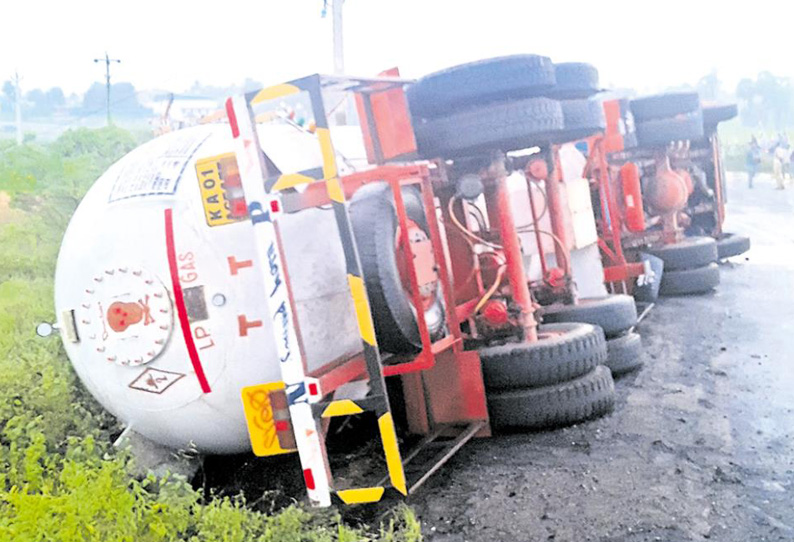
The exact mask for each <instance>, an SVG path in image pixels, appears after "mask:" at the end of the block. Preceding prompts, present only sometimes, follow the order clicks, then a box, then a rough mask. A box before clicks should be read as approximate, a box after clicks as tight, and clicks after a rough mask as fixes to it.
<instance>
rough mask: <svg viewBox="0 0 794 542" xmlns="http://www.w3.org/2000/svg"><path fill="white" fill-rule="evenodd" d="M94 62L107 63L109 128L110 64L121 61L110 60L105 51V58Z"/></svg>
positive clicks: (96, 59) (106, 83)
mask: <svg viewBox="0 0 794 542" xmlns="http://www.w3.org/2000/svg"><path fill="white" fill-rule="evenodd" d="M94 62H104V63H105V85H106V86H107V91H108V92H107V94H108V126H110V63H111V62H117V63H121V60H119V59H117V58H110V57H109V56H108V53H107V51H105V58H95V59H94Z"/></svg>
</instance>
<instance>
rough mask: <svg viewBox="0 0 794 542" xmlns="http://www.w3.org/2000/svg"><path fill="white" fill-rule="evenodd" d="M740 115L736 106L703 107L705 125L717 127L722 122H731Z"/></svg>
mask: <svg viewBox="0 0 794 542" xmlns="http://www.w3.org/2000/svg"><path fill="white" fill-rule="evenodd" d="M738 114H739V108H738V107H737V106H736V104H727V105H706V106H703V124H705V125H706V126H716V125H717V124H719V123H720V122H725V121H728V120H731V119H732V118H734V117H736V116H737V115H738Z"/></svg>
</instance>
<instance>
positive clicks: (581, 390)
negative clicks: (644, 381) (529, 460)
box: [487, 366, 615, 429]
mask: <svg viewBox="0 0 794 542" xmlns="http://www.w3.org/2000/svg"><path fill="white" fill-rule="evenodd" d="M487 399H488V412H489V414H490V418H491V423H492V424H493V425H494V427H505V428H508V427H510V428H522V429H545V428H551V427H562V426H566V425H571V424H574V423H578V422H581V421H584V420H588V419H591V418H596V417H598V416H602V415H604V414H606V413H608V412H611V411H612V409H613V408H614V405H615V383H614V381H613V380H612V374H611V373H610V372H609V369H608V368H607V367H604V366H599V367H596V368H595V369H594V370H592V371H590V372H589V373H587V374H585V375H584V376H580V377H579V378H576V379H574V380H569V381H568V382H563V383H561V384H554V385H552V386H544V387H542V388H534V389H523V390H510V391H502V392H492V393H490V394H488V397H487Z"/></svg>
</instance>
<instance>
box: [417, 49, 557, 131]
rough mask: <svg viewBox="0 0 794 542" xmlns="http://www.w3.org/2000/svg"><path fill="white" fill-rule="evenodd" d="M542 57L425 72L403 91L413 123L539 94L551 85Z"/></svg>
mask: <svg viewBox="0 0 794 542" xmlns="http://www.w3.org/2000/svg"><path fill="white" fill-rule="evenodd" d="M554 83H555V78H554V64H552V62H551V60H550V59H549V58H548V57H545V56H537V55H514V56H505V57H498V58H489V59H486V60H480V61H478V62H470V63H468V64H461V65H459V66H454V67H452V68H447V69H446V70H442V71H438V72H435V73H431V74H430V75H426V76H425V77H422V78H421V79H419V80H418V81H417V82H416V83H414V84H412V85H410V86H409V87H408V89H407V91H406V94H407V97H408V105H409V107H410V109H411V115H412V116H413V117H414V122H417V120H418V119H422V118H424V119H430V118H435V117H441V116H445V115H448V114H450V113H452V112H454V111H456V110H459V109H467V108H473V107H478V106H481V105H485V104H488V103H491V102H495V101H502V100H508V99H510V100H514V99H521V98H531V97H533V96H541V95H542V94H543V93H544V92H545V91H547V90H549V89H551V88H552V87H553V86H554Z"/></svg>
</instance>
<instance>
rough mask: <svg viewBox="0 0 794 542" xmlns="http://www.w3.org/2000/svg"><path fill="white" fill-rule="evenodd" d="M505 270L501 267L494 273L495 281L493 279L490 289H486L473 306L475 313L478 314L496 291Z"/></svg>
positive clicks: (504, 267)
mask: <svg viewBox="0 0 794 542" xmlns="http://www.w3.org/2000/svg"><path fill="white" fill-rule="evenodd" d="M505 269H506V266H504V265H501V266H500V267H499V269H498V270H497V271H496V279H494V281H493V284H491V287H490V288H488V290H487V291H486V292H485V294H484V295H483V296H482V298H481V299H480V300H479V301H478V302H477V305H475V307H474V312H475V313H478V312H480V309H481V308H483V306H485V304H486V303H487V302H488V300H489V299H491V296H493V295H494V293H495V292H496V289H497V288H499V285H500V284H501V283H502V278H503V277H504V275H505Z"/></svg>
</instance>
